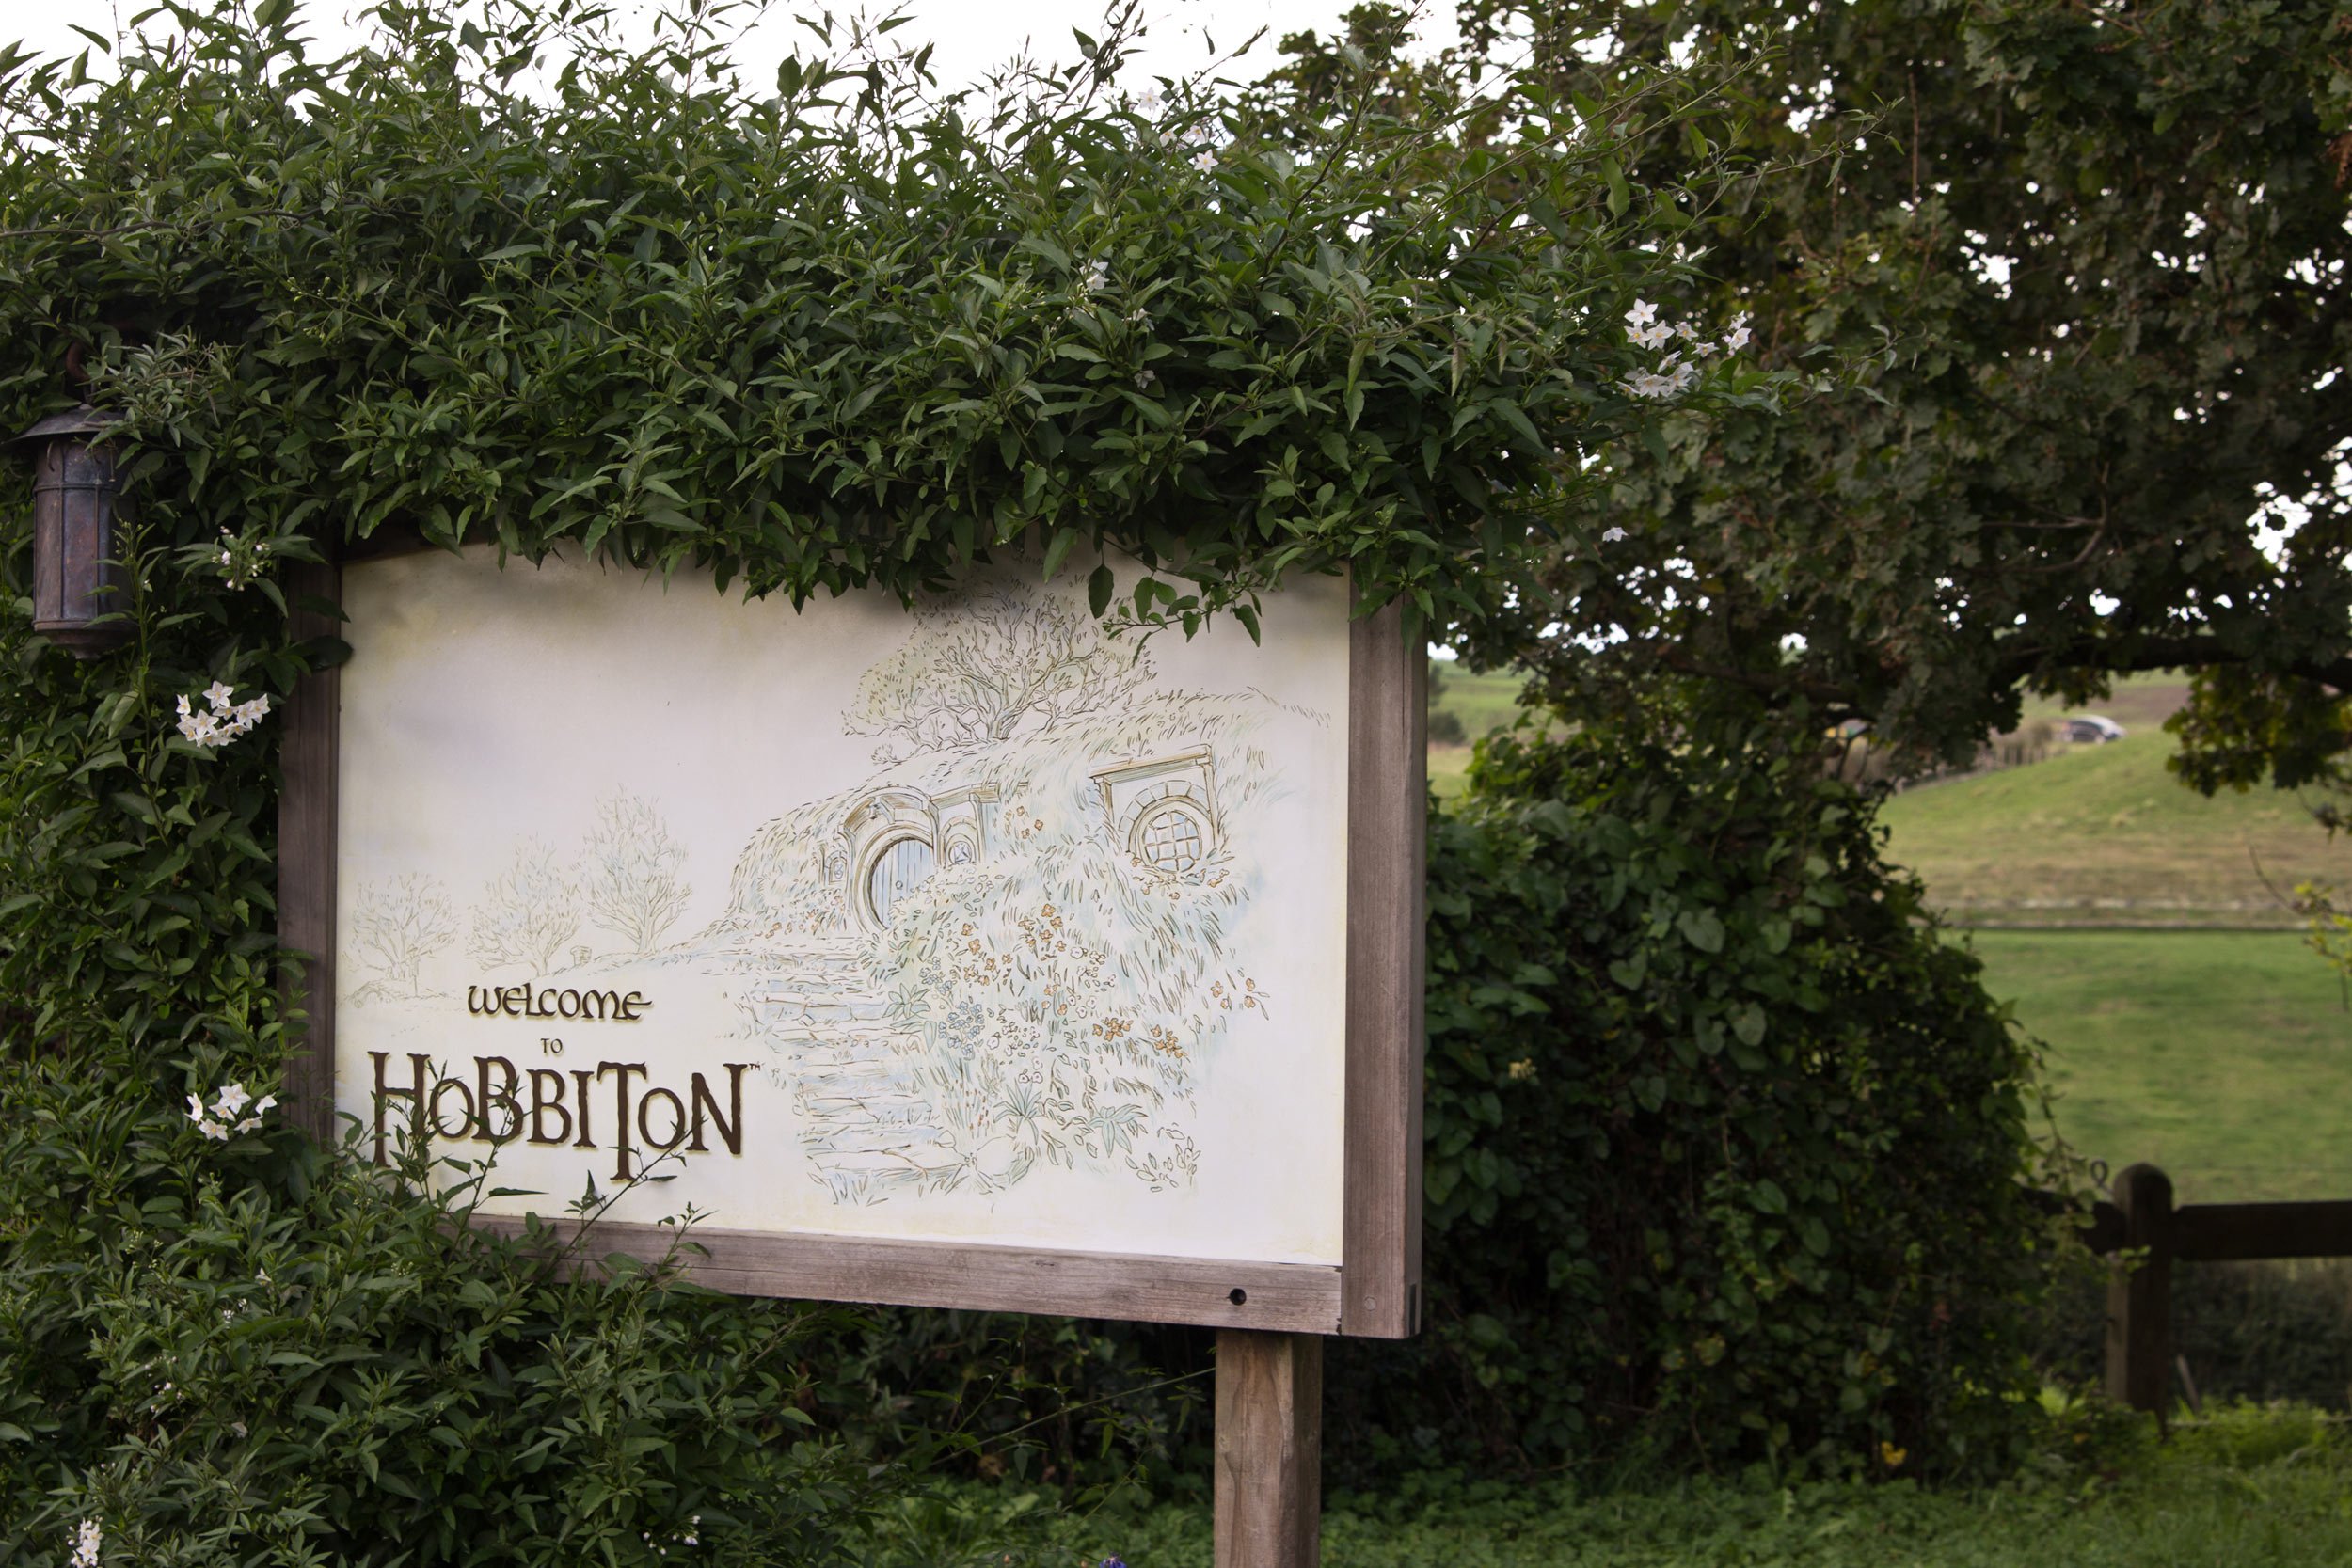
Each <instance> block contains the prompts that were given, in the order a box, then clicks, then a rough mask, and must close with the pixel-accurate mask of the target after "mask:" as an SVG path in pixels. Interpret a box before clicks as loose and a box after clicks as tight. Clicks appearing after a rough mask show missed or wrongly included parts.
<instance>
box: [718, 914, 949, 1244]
mask: <svg viewBox="0 0 2352 1568" xmlns="http://www.w3.org/2000/svg"><path fill="white" fill-rule="evenodd" d="M763 957H764V958H767V960H768V961H767V962H765V963H763V964H762V965H761V966H760V967H761V968H762V969H763V970H767V971H768V972H769V973H767V974H762V975H761V976H760V978H759V979H757V980H756V981H755V983H754V984H753V985H752V986H751V988H750V989H749V990H746V991H745V992H744V993H743V995H742V997H741V1001H742V1004H743V1006H744V1007H745V1009H746V1010H747V1011H748V1012H749V1013H750V1014H751V1016H752V1020H753V1025H754V1028H755V1032H756V1034H757V1035H758V1037H760V1038H761V1039H763V1040H764V1041H765V1042H766V1043H767V1045H768V1047H769V1049H770V1050H771V1051H774V1052H777V1053H780V1054H781V1055H782V1056H783V1058H784V1061H783V1064H782V1066H783V1068H784V1074H783V1076H784V1078H785V1081H786V1083H787V1086H788V1087H789V1088H790V1090H791V1093H792V1108H793V1110H794V1111H795V1112H796V1113H797V1114H798V1115H799V1117H800V1118H801V1129H802V1130H801V1145H802V1147H803V1148H805V1149H807V1150H808V1153H809V1157H810V1159H811V1160H813V1161H814V1162H815V1163H816V1165H817V1174H818V1180H821V1181H822V1182H823V1183H824V1184H825V1186H826V1187H827V1188H828V1189H829V1190H830V1191H831V1192H832V1194H833V1196H834V1199H835V1200H836V1201H839V1202H872V1201H875V1200H877V1199H880V1198H882V1197H885V1196H889V1194H890V1192H891V1191H892V1190H893V1189H896V1188H899V1187H906V1186H912V1185H914V1183H916V1182H919V1181H920V1180H922V1179H923V1176H924V1173H925V1171H926V1170H927V1169H930V1168H936V1167H938V1166H940V1165H944V1164H951V1163H952V1162H953V1159H954V1155H953V1153H952V1151H951V1150H949V1149H947V1148H945V1147H943V1144H942V1139H941V1134H940V1132H939V1129H938V1128H937V1127H935V1126H933V1125H932V1120H933V1117H932V1114H931V1104H930V1100H929V1098H928V1097H927V1096H926V1095H925V1094H924V1093H923V1090H922V1087H921V1085H920V1083H919V1082H918V1081H917V1079H916V1077H915V1074H914V1069H913V1067H912V1064H911V1063H910V1062H909V1060H908V1057H907V1056H905V1055H902V1054H900V1053H898V1052H897V1051H894V1050H893V1049H892V1048H891V1039H892V1037H893V1035H894V1034H895V1033H896V1031H894V1030H893V1029H892V1028H891V1026H890V1025H889V1023H888V1022H885V1019H886V1016H887V1014H888V1013H889V1010H890V1004H889V1000H888V998H886V997H884V996H883V995H882V993H881V992H880V991H879V990H876V989H875V983H874V979H873V976H871V975H870V974H867V973H866V967H865V965H864V964H863V963H861V962H860V961H859V959H858V957H857V942H856V941H855V939H853V938H848V937H807V938H803V939H801V940H800V941H799V942H796V943H795V945H794V946H793V948H792V949H791V950H789V951H787V952H778V953H774V954H772V955H763Z"/></svg>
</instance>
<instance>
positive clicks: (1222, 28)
mask: <svg viewBox="0 0 2352 1568" xmlns="http://www.w3.org/2000/svg"><path fill="white" fill-rule="evenodd" d="M147 4H148V0H0V40H5V39H19V40H23V41H24V42H25V43H27V44H29V45H32V46H35V47H37V48H39V49H40V50H41V51H43V52H44V53H52V54H77V53H79V52H80V51H81V50H82V49H83V48H85V47H86V46H87V44H86V40H83V39H82V38H81V37H80V35H78V34H76V33H75V32H74V31H73V30H72V28H73V25H74V24H80V25H81V26H84V27H87V28H90V29H91V30H92V31H94V32H98V33H102V34H105V35H108V36H112V35H113V34H114V32H115V31H116V27H117V23H118V21H119V20H123V19H128V18H130V17H133V16H135V15H137V14H138V13H139V12H140V11H142V10H144V9H146V8H147ZM1349 4H1350V0H1145V5H1144V14H1145V16H1146V18H1147V20H1148V22H1149V24H1150V31H1149V33H1148V35H1147V41H1148V48H1147V50H1146V51H1145V53H1144V55H1142V56H1140V57H1139V58H1138V59H1137V60H1136V62H1135V64H1134V65H1132V66H1131V67H1130V74H1131V75H1132V76H1134V77H1135V78H1136V80H1137V85H1138V86H1140V85H1141V84H1142V83H1144V82H1148V81H1149V79H1150V78H1151V77H1152V76H1155V75H1168V76H1182V75H1188V74H1190V73H1191V72H1193V71H1197V70H1199V69H1200V67H1202V66H1203V65H1205V64H1206V63H1208V60H1209V58H1210V55H1209V42H1210V40H1215V42H1216V46H1217V48H1218V49H1219V50H1220V51H1230V50H1232V49H1233V48H1235V47H1237V46H1238V45H1239V44H1240V43H1241V42H1242V41H1243V40H1245V39H1247V38H1248V36H1249V35H1250V34H1251V33H1252V32H1254V31H1256V30H1257V29H1259V28H1261V27H1263V28H1264V29H1266V34H1265V37H1264V39H1263V40H1261V41H1260V42H1259V43H1258V45H1257V47H1256V48H1255V49H1253V50H1252V51H1251V52H1250V53H1249V54H1248V55H1247V56H1245V57H1244V58H1243V60H1242V61H1241V62H1240V64H1239V66H1238V67H1237V68H1235V70H1234V71H1233V72H1232V73H1233V74H1236V75H1241V76H1256V75H1260V74H1262V73H1263V71H1265V70H1267V69H1270V67H1271V65H1272V64H1273V62H1274V59H1275V53H1274V46H1275V44H1276V42H1277V41H1278V40H1279V39H1281V37H1282V36H1283V35H1284V34H1286V33H1295V32H1305V31H1308V30H1310V29H1311V30H1313V31H1316V32H1321V33H1325V34H1329V33H1332V32H1334V31H1336V25H1335V24H1336V23H1337V20H1338V18H1339V16H1340V14H1341V13H1342V12H1343V11H1344V10H1346V9H1347V8H1348V6H1349ZM621 6H622V8H623V9H624V10H628V9H636V8H637V7H636V6H635V5H634V4H633V0H621ZM825 8H830V9H832V10H834V12H835V13H836V14H837V15H849V14H851V13H852V12H854V11H856V10H859V9H861V7H859V6H857V5H855V4H845V3H841V0H832V3H831V4H830V5H828V0H778V3H777V4H776V5H775V6H774V7H773V8H772V12H771V18H770V20H769V21H767V22H765V23H763V24H761V26H760V27H759V28H758V29H757V30H756V31H755V34H754V35H753V36H752V37H751V38H750V39H749V40H747V42H746V47H745V50H744V52H743V54H742V55H741V63H742V65H743V68H744V71H745V74H746V76H747V78H748V79H749V80H751V81H752V82H755V83H757V82H761V81H764V80H766V79H768V78H769V74H770V72H771V71H772V70H773V63H772V62H773V61H774V60H777V59H780V58H782V57H783V55H784V54H785V52H786V49H787V47H788V42H787V40H788V39H789V37H790V36H791V35H792V34H793V32H794V31H795V29H794V28H793V26H792V22H791V18H792V13H793V12H795V11H815V10H819V9H825ZM359 9H360V7H359V5H358V4H356V3H354V0H302V12H303V15H304V16H305V17H306V18H307V19H308V23H309V30H310V33H311V34H312V36H313V37H315V38H317V39H319V40H321V41H322V42H324V43H326V44H328V45H329V46H330V47H331V46H333V45H335V44H338V43H342V42H344V41H346V40H351V39H354V38H356V37H357V36H358V35H357V30H356V29H354V28H352V27H351V26H350V25H349V24H348V23H347V22H346V21H345V20H344V19H345V18H346V17H347V16H349V15H351V14H353V13H356V12H357V11H358V10H359ZM862 9H865V10H866V11H867V12H869V13H870V14H873V15H877V16H880V15H883V14H887V11H888V8H887V7H884V6H866V7H863V8H862ZM903 9H905V10H906V11H907V12H908V13H909V14H910V15H912V16H913V17H914V21H913V22H912V23H910V24H908V25H907V26H906V27H905V28H904V29H902V30H900V31H899V32H898V33H897V34H895V35H894V41H895V40H904V39H912V38H915V37H922V38H926V39H928V40H930V42H932V43H933V44H935V45H936V46H937V51H938V52H937V54H936V55H934V56H933V65H934V68H935V69H936V70H937V71H938V72H939V76H940V79H941V81H942V82H943V83H944V84H946V85H951V86H952V85H959V84H961V83H964V82H969V81H972V80H974V79H976V78H977V77H979V76H982V75H985V74H986V73H987V71H988V70H989V68H990V67H992V66H993V65H996V64H998V63H1000V62H1001V61H1003V60H1005V59H1006V58H1008V57H1009V56H1010V55H1014V54H1016V53H1018V52H1020V50H1021V47H1022V44H1023V41H1024V40H1031V41H1032V46H1033V49H1034V52H1035V53H1036V54H1038V55H1040V56H1041V57H1046V58H1062V59H1066V58H1069V57H1072V56H1073V55H1074V53H1075V45H1074V44H1073V42H1072V40H1071V37H1070V31H1071V29H1072V28H1073V27H1084V28H1086V29H1087V30H1088V31H1089V32H1090V33H1099V32H1100V30H1101V29H1100V26H1099V25H1098V24H1100V23H1101V21H1102V18H1103V12H1104V0H1017V3H1007V0H913V3H912V4H909V5H907V6H905V7H904V8H903ZM1428 10H1429V12H1430V13H1431V14H1430V15H1429V18H1428V21H1427V23H1426V24H1424V26H1423V28H1422V33H1423V36H1424V39H1426V40H1430V41H1434V42H1443V41H1445V40H1450V39H1451V38H1452V37H1453V12H1454V8H1453V6H1452V4H1451V3H1450V0H1435V3H1433V4H1431V5H1429V7H1428Z"/></svg>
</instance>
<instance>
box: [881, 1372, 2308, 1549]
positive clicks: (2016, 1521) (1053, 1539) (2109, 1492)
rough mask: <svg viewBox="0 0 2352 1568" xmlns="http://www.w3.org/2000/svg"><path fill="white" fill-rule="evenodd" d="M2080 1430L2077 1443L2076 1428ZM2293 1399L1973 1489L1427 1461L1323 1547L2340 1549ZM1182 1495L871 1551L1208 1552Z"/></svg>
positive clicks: (958, 1527)
mask: <svg viewBox="0 0 2352 1568" xmlns="http://www.w3.org/2000/svg"><path fill="white" fill-rule="evenodd" d="M2078 1435H2079V1436H2083V1437H2085V1438H2086V1441H2084V1442H2082V1443H2075V1442H2074V1441H2073V1439H2074V1437H2075V1436H2078ZM2348 1446H2352V1445H2347V1442H2346V1438H2345V1435H2344V1432H2343V1430H2342V1427H2341V1424H2340V1423H2339V1422H2337V1421H2333V1420H2330V1419H2328V1418H2324V1417H2321V1416H2319V1415H2317V1414H2315V1413H2314V1412H2312V1411H2311V1410H2309V1409H2308V1408H2294V1407H2273V1408H2263V1407H2259V1406H2244V1407H2238V1408H2233V1409H2229V1410H2226V1411H2221V1412H2217V1413H2216V1415H2215V1416H2214V1417H2213V1418H2209V1419H2203V1420H2192V1421H2184V1422H2181V1423H2179V1424H2177V1425H2176V1426H2175V1428H2174V1431H2173V1435H2172V1437H2171V1439H2170V1441H2169V1442H2166V1443H2161V1444H2160V1443H2157V1442H2156V1441H2154V1440H2153V1435H2152V1434H2151V1433H2148V1431H2147V1430H2146V1428H2145V1427H2144V1426H2142V1425H2139V1424H2137V1423H2132V1424H2130V1425H2127V1426H2124V1427H2122V1428H2117V1429H2111V1430H2109V1431H2108V1432H2106V1433H2104V1434H2103V1435H2102V1436H2100V1437H2098V1438H2095V1439H2094V1438H2091V1436H2090V1431H2089V1430H2088V1429H2087V1428H2086V1427H2084V1426H2082V1425H2074V1426H2072V1427H2070V1428H2061V1429H2060V1431H2059V1432H2058V1435H2057V1437H2056V1441H2055V1446H2054V1447H2053V1448H2052V1449H2050V1450H2049V1451H2048V1452H2046V1453H2045V1454H2044V1455H2043V1456H2042V1463H2041V1464H2040V1465H2038V1466H2037V1467H2035V1468H2034V1469H2032V1470H2030V1471H2028V1472H2026V1474H2024V1475H2022V1476H2020V1477H2018V1478H2016V1479H2013V1480H2011V1481H2008V1482H2006V1483H2004V1484H2001V1485H1998V1486H1994V1487H1988V1488H1983V1489H1976V1490H1971V1489H1961V1488H1955V1489H1950V1490H1941V1491H1939V1490H1935V1489H1930V1488H1921V1487H1919V1486H1916V1485H1915V1484H1913V1483H1911V1482H1908V1481H1893V1482H1889V1483H1883V1484H1874V1485H1865V1484H1858V1483H1819V1482H1799V1483H1795V1484H1784V1483H1779V1482H1775V1481H1773V1480H1772V1479H1771V1478H1769V1477H1767V1476H1762V1475H1754V1476H1749V1477H1746V1478H1741V1479H1720V1480H1706V1479H1699V1480H1692V1481H1685V1482H1681V1483H1678V1484H1676V1485H1673V1486H1668V1487H1663V1488H1660V1487H1655V1486H1652V1487H1647V1488H1645V1487H1641V1486H1638V1485H1635V1486H1627V1487H1621V1488H1609V1487H1598V1488H1585V1487H1580V1486H1578V1485H1577V1484H1575V1483H1573V1482H1568V1481H1550V1482H1540V1483H1535V1484H1532V1485H1529V1484H1511V1483H1502V1482H1483V1483H1481V1482H1466V1481H1462V1480H1461V1479H1460V1478H1459V1477H1458V1476H1457V1477H1448V1476H1445V1475H1442V1474H1435V1475H1430V1476H1427V1477H1424V1478H1422V1479H1421V1480H1420V1481H1418V1482H1417V1483H1415V1484H1413V1485H1410V1486H1406V1487H1400V1488H1399V1489H1397V1490H1395V1491H1392V1492H1390V1493H1388V1494H1385V1495H1382V1496H1364V1495H1350V1494H1340V1495H1336V1496H1334V1497H1331V1498H1330V1499H1329V1507H1328V1508H1327V1512H1326V1514H1325V1519H1324V1530H1323V1560H1324V1562H1325V1563H1326V1564H1327V1565H1329V1568H2335V1565H2336V1564H2340V1563H2342V1562H2344V1561H2346V1560H2352V1509H2347V1508H2346V1506H2345V1504H2344V1497H2345V1496H2346V1492H2347V1489H2352V1453H2347V1448H2348ZM1209 1547H1210V1542H1209V1524H1208V1519H1207V1516H1206V1512H1205V1511H1204V1510H1203V1509H1201V1508H1200V1507H1199V1506H1197V1505H1184V1506H1160V1507H1153V1506H1151V1505H1150V1504H1148V1503H1145V1502H1141V1501H1138V1500H1135V1499H1120V1498H1113V1499H1111V1500H1110V1501H1109V1502H1108V1503H1107V1504H1106V1505H1104V1506H1101V1507H1098V1508H1095V1509H1093V1510H1092V1511H1087V1510H1077V1511H1073V1512H1068V1513H1065V1512H1062V1511H1061V1510H1059V1509H1057V1508H1056V1507H1055V1506H1054V1505H1053V1503H1052V1502H1051V1501H1050V1500H1049V1499H1047V1498H1044V1497H1040V1496H1037V1495H1035V1494H1023V1493H1020V1492H1017V1491H1006V1490H981V1489H975V1490H972V1491H969V1492H963V1493H958V1494H954V1495H950V1496H947V1497H933V1498H930V1499H927V1500H925V1501H921V1502H915V1503H910V1504H908V1505H906V1506H905V1507H904V1508H903V1509H902V1510H900V1511H899V1512H898V1513H895V1514H894V1515H893V1516H892V1518H891V1520H890V1522H889V1524H888V1525H886V1526H885V1528H884V1529H883V1530H882V1534H881V1537H880V1539H879V1540H878V1542H877V1545H876V1551H875V1556H874V1559H873V1561H874V1564H875V1568H885V1565H887V1568H983V1565H984V1564H993V1565H995V1568H1004V1565H1005V1564H1006V1563H1007V1562H1010V1563H1014V1564H1020V1565H1022V1568H1030V1565H1039V1568H1042V1565H1047V1564H1051V1565H1053V1568H1080V1565H1086V1568H1091V1565H1092V1564H1093V1563H1095V1562H1097V1561H1099V1560H1102V1559H1103V1558H1104V1557H1107V1556H1111V1555H1114V1554H1116V1555H1117V1556H1118V1557H1119V1558H1120V1560H1121V1561H1123V1562H1125V1563H1126V1564H1127V1565H1128V1568H1209V1564H1210V1560H1211V1555H1210V1549H1209Z"/></svg>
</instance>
